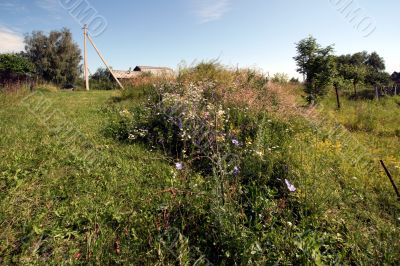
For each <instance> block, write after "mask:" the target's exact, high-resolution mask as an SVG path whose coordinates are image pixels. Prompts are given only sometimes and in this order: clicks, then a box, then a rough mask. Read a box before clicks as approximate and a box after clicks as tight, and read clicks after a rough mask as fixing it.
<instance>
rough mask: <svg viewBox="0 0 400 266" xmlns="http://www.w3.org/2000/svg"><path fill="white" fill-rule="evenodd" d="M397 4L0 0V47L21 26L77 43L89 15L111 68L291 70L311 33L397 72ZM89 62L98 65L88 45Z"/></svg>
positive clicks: (17, 37)
mask: <svg viewBox="0 0 400 266" xmlns="http://www.w3.org/2000/svg"><path fill="white" fill-rule="evenodd" d="M76 6H78V8H77V7H76ZM85 7H86V8H91V9H87V10H89V11H88V12H87V13H81V14H80V15H79V12H80V11H84V10H85ZM398 10H400V1H398V0H386V1H376V0H306V1H297V0H270V1H268V0H247V1H245V0H169V1H164V0H146V1H128V0H114V1H108V0H107V1H106V0H97V1H95V0H29V1H28V0H0V12H1V13H0V14H1V16H0V52H8V51H15V50H20V49H23V43H22V42H23V35H24V34H25V33H27V32H31V31H32V30H42V31H44V32H49V31H50V30H52V29H60V28H62V27H67V28H70V29H71V31H72V32H73V34H74V38H75V40H76V41H77V42H78V43H79V45H82V43H83V36H82V31H81V27H82V25H83V24H84V23H85V22H86V23H87V22H89V23H90V25H91V27H92V33H93V34H92V35H95V36H94V37H93V39H94V41H95V42H96V44H97V46H98V47H99V48H100V50H101V51H102V53H103V54H104V56H105V57H106V59H107V61H108V62H109V63H110V65H112V66H113V67H114V68H115V69H128V68H129V67H134V66H135V65H155V66H169V67H172V68H177V66H178V65H179V64H180V63H181V62H182V61H185V62H186V64H188V65H191V64H192V63H193V62H198V61H202V60H211V59H218V60H219V61H220V62H221V63H223V64H225V65H229V66H239V67H255V68H260V69H262V70H263V71H264V72H269V73H271V74H273V73H276V72H286V73H288V74H289V75H291V76H298V75H297V74H296V66H295V64H294V62H293V59H292V57H293V56H294V55H295V45H294V43H295V42H297V41H299V40H300V39H302V38H304V37H307V36H308V35H309V34H312V35H313V36H314V37H316V38H317V39H318V41H319V42H320V43H321V44H322V45H329V44H335V50H336V53H337V54H343V53H354V52H358V51H363V50H367V51H369V52H372V51H377V52H378V53H379V54H380V55H381V56H383V57H384V59H385V61H386V66H387V71H388V72H393V71H400V53H399V50H398V47H399V43H400V35H399V32H398V29H397V27H398V21H399V15H398ZM85 15H87V17H85ZM97 26H98V28H97V31H96V27H97ZM395 27H396V28H395ZM93 28H95V29H93ZM103 29H104V31H103ZM89 65H90V70H91V71H92V72H94V71H95V70H96V68H97V67H99V66H101V61H100V60H99V59H98V57H97V55H96V54H95V51H94V50H93V49H89Z"/></svg>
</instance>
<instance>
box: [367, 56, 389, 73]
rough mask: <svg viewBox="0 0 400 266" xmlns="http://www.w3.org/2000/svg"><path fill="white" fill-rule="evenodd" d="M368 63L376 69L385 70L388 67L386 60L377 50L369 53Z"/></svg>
mask: <svg viewBox="0 0 400 266" xmlns="http://www.w3.org/2000/svg"><path fill="white" fill-rule="evenodd" d="M366 64H367V65H368V66H370V67H371V68H372V69H374V70H375V71H384V70H385V69H386V66H385V60H384V59H383V58H382V57H380V56H379V55H378V53H377V52H373V53H372V54H370V55H369V57H368V59H367V61H366Z"/></svg>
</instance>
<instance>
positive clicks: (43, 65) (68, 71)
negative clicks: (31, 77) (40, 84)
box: [25, 28, 82, 85]
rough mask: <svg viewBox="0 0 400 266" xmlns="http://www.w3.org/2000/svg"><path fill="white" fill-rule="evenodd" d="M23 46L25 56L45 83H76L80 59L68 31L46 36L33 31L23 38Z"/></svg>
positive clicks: (79, 52)
mask: <svg viewBox="0 0 400 266" xmlns="http://www.w3.org/2000/svg"><path fill="white" fill-rule="evenodd" d="M25 44H26V56H27V57H28V58H29V59H30V60H31V62H32V63H33V64H34V65H35V68H36V72H37V74H38V75H39V76H40V77H42V78H43V79H44V80H45V81H48V82H53V83H56V84H59V85H65V84H73V83H74V82H75V81H76V79H77V78H78V76H79V64H80V61H81V59H82V57H81V51H80V49H79V46H78V45H77V44H76V43H75V42H74V41H73V39H72V34H71V32H70V31H69V30H68V29H65V28H64V29H62V30H61V31H51V32H50V33H49V34H48V35H45V34H44V33H43V32H40V31H34V32H32V33H31V34H30V35H27V36H26V37H25Z"/></svg>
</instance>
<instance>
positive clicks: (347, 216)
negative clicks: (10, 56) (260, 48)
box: [0, 72, 400, 265]
mask: <svg viewBox="0 0 400 266" xmlns="http://www.w3.org/2000/svg"><path fill="white" fill-rule="evenodd" d="M192 74H193V75H197V74H196V73H192ZM230 75H232V76H233V77H234V78H233V80H236V79H237V78H238V77H239V76H238V75H237V73H235V72H233V73H232V72H231V73H230ZM245 77H246V78H245V79H241V83H240V84H239V85H238V86H237V88H236V89H237V90H245V92H247V90H246V89H247V87H248V86H249V84H257V83H248V82H247V77H248V76H247V75H245ZM189 83H190V82H189ZM212 83H213V82H212V81H208V82H205V81H202V82H193V85H191V86H192V87H190V85H189V84H183V83H172V84H171V83H161V84H157V86H156V89H155V88H154V87H153V86H147V85H146V86H143V87H136V88H132V89H127V90H126V91H122V92H121V94H116V92H109V91H90V92H74V93H61V92H59V93H47V92H46V93H44V94H43V95H42V94H35V95H30V97H28V99H29V102H30V103H43V101H40V100H41V99H42V97H43V96H44V97H45V99H46V103H47V104H46V106H45V107H42V108H46V109H45V110H47V112H44V114H45V115H44V117H41V116H40V113H41V112H37V108H38V106H37V105H31V106H29V105H27V104H26V98H25V96H27V95H26V94H25V95H22V94H21V92H18V94H15V95H10V94H3V93H1V94H0V107H1V110H0V111H1V112H0V119H1V121H2V124H1V126H0V135H1V136H2V137H1V138H0V146H1V147H2V149H0V157H1V158H2V160H1V161H0V224H1V234H0V254H1V255H0V264H4V265H9V264H22V265H46V264H50V265H53V264H57V265H87V264H89V265H99V264H101V265H118V264H122V265H130V264H131V265H195V264H197V265H205V264H215V265H273V264H282V265H314V264H317V265H318V264H319V265H325V264H326V265H333V264H339V265H386V264H387V265H398V264H399V262H400V256H399V253H398V250H399V249H400V242H399V240H398V225H399V220H398V219H399V218H400V217H399V213H400V206H399V202H398V201H397V200H396V197H395V196H394V193H393V191H392V188H391V186H390V183H389V182H388V180H387V177H386V176H385V175H384V173H383V172H382V170H381V169H380V168H379V165H378V164H377V166H376V167H375V166H374V165H375V164H374V160H372V161H370V160H369V159H368V158H367V157H366V159H364V157H362V158H363V162H365V161H368V162H371V164H372V166H374V167H372V168H371V167H368V168H366V167H365V164H362V162H358V163H354V160H353V159H354V158H355V157H358V156H360V154H359V153H358V150H355V148H356V147H358V146H357V145H359V143H361V144H362V145H364V147H366V149H367V152H365V151H364V153H372V155H373V157H377V158H383V159H384V160H385V162H386V163H387V165H388V166H389V167H390V170H391V171H392V174H393V175H394V176H395V177H397V176H399V174H400V171H399V169H400V168H399V167H400V165H399V161H400V158H399V152H398V151H399V149H400V146H399V142H398V136H396V134H398V133H396V132H397V131H398V124H399V117H400V116H399V113H398V112H399V108H398V106H399V103H400V100H399V98H398V97H397V98H390V99H389V98H388V99H384V100H382V101H380V102H376V101H375V102H372V101H371V102H364V101H362V102H361V101H349V100H344V103H343V110H341V111H336V110H335V108H334V106H335V102H334V98H333V96H332V95H329V94H328V95H327V97H326V98H325V99H323V101H322V104H321V106H320V107H317V108H318V109H317V110H318V111H319V114H324V117H321V118H314V119H315V120H318V121H314V122H315V123H314V122H308V121H306V120H305V119H304V118H302V117H300V116H296V117H294V118H287V119H285V120H282V119H278V118H276V117H275V115H276V114H274V113H273V112H266V111H265V110H261V111H256V109H253V108H252V105H250V104H249V105H248V108H247V109H246V108H245V107H243V108H237V107H236V108H235V106H234V105H233V106H232V105H231V104H232V103H231V102H226V101H220V98H221V97H222V99H224V100H226V99H225V98H224V97H228V96H229V95H225V96H218V97H217V98H214V97H213V96H212V92H213V91H214V89H215V87H214V86H216V83H214V84H212ZM233 84H236V83H233ZM161 85H162V86H161ZM193 86H194V87H193ZM192 88H193V90H191V89H192ZM160 89H161V90H160ZM257 90H259V89H258V88H257ZM199 91H202V92H203V93H200V94H199V93H198V92H199ZM160 96H161V97H160ZM197 96H198V97H197ZM261 96H262V94H259V95H257V97H261ZM331 96H332V97H331ZM264 97H265V99H264V98H262V99H261V100H262V101H266V99H267V98H268V97H269V95H268V94H266V95H265V96H264ZM23 99H24V100H23ZM117 100H118V101H117ZM21 101H22V102H21ZM22 103H25V104H22ZM49 103H50V105H49ZM156 103H157V104H156ZM203 103H204V104H203ZM176 105H178V106H181V108H182V112H179V110H181V109H174V110H175V111H173V109H172V108H170V107H173V106H176ZM208 105H210V106H209V107H207V106H208ZM322 106H325V107H326V108H322ZM149 107H154V108H149ZM161 107H163V108H161ZM192 108H193V109H192ZM153 109H154V110H153ZM208 109H211V111H209V113H210V114H209V116H210V118H208V117H205V116H204V115H205V113H202V111H206V110H208ZM32 110H36V112H35V115H33V114H32V112H31V111H32ZM39 110H40V108H39ZM155 110H158V111H161V112H159V114H157V112H156V111H155ZM221 110H222V111H224V113H222V112H220V111H221ZM53 111H57V112H56V113H61V114H63V115H64V116H62V117H61V119H60V120H61V121H58V120H57V119H55V117H54V114H56V113H54V112H53ZM283 112H284V113H286V109H285V110H284V111H283ZM46 113H50V114H52V115H51V116H46ZM360 113H362V117H361V118H360V119H359V121H357V115H358V114H360ZM38 116H39V117H38ZM222 117H223V119H222ZM41 118H42V119H41ZM211 118H217V119H214V120H215V121H216V122H215V123H214V125H213V126H210V127H209V128H210V130H202V129H203V128H202V127H200V126H201V125H204V124H206V125H207V124H210V123H212V121H213V119H211ZM179 119H183V120H184V121H185V123H182V129H183V131H185V129H186V128H189V129H190V127H191V128H198V129H199V131H196V132H204V133H205V136H207V137H208V138H205V139H204V140H206V139H207V140H211V141H207V142H210V145H208V146H204V145H201V146H196V145H194V146H192V147H193V149H191V150H189V149H187V150H188V152H186V153H185V152H183V149H181V148H180V146H179V145H172V144H174V143H183V142H185V143H186V144H185V145H186V147H190V146H189V145H190V144H193V142H191V141H190V139H189V136H188V134H185V137H184V138H183V140H182V138H180V137H182V135H183V133H181V132H182V131H181V130H180V128H179ZM363 120H371V121H372V123H373V124H372V125H371V128H372V130H369V131H367V130H364V128H365V125H366V124H365V123H364V121H363ZM15 121H18V123H15ZM177 121H178V124H176V122H177ZM60 122H62V124H63V125H65V127H61V128H59V124H60ZM149 122H151V123H152V125H149ZM69 123H72V125H69ZM338 124H343V125H345V126H346V127H347V126H350V125H357V127H352V128H354V130H352V131H351V132H350V133H347V134H345V135H344V137H340V136H338V134H334V133H332V132H335V131H336V130H337V125H338ZM143 127H145V128H147V129H149V130H148V131H147V132H135V129H140V128H143ZM71 128H72V129H73V128H75V129H77V130H78V132H80V133H82V134H83V135H85V136H88V138H90V140H91V141H90V143H87V144H85V145H83V146H82V145H81V143H80V141H77V139H76V138H74V137H72V138H69V137H66V136H71V132H74V130H72V131H71ZM349 128H350V127H349ZM61 129H65V130H61ZM105 129H106V130H105ZM155 129H159V130H158V131H157V132H154V131H155ZM396 130H397V131H396ZM104 131H106V133H109V134H108V135H106V136H110V135H112V136H118V140H116V139H113V138H109V137H105V136H104V133H105V132H104ZM152 131H153V132H152ZM57 132H63V134H57ZM160 132H166V134H160ZM186 132H187V133H189V134H190V136H191V137H193V139H198V138H197V137H196V136H197V134H193V133H194V132H190V131H188V130H186ZM219 132H223V133H225V134H226V136H225V139H223V138H218V140H219V142H218V144H217V143H216V141H217V137H216V136H215V134H216V133H219ZM64 133H65V134H64ZM141 133H142V135H141ZM129 134H132V135H133V136H137V138H136V139H134V138H132V137H131V139H129V137H130V135H129ZM151 136H156V137H157V138H152V137H151ZM159 136H161V137H159ZM164 136H166V137H164ZM168 136H172V137H168ZM173 136H176V140H177V141H174V138H173ZM232 136H234V137H235V139H236V140H238V141H239V144H240V145H239V146H236V144H235V143H236V142H235V143H234V142H232V140H233V139H232V138H230V137H232ZM153 139H159V140H162V141H161V142H157V141H154V142H153V141H151V140H153ZM168 145H169V146H175V147H176V149H173V150H170V149H166V148H168ZM164 147H166V148H164ZM201 147H204V148H205V149H204V148H203V149H201V150H200V151H207V150H208V151H211V152H212V154H215V156H214V157H213V158H217V159H218V158H219V159H220V160H219V161H218V160H215V161H210V160H205V162H203V163H202V164H200V163H199V162H200V160H201V159H202V158H201V157H197V156H195V153H193V151H195V150H196V149H200V148H201ZM207 147H211V148H209V149H207ZM215 147H217V148H218V150H216V149H215ZM74 150H84V151H88V150H91V151H94V152H93V153H91V154H90V157H91V158H97V156H99V157H100V158H101V160H100V163H98V164H90V163H88V161H87V160H85V159H84V158H81V157H80V156H76V155H74V154H73V153H71V151H74ZM164 150H166V151H168V150H169V152H168V153H167V154H165V153H163V152H162V151H164ZM177 151H180V152H179V153H177ZM231 152H233V154H239V155H240V156H239V158H236V159H235V160H230V159H229V158H227V156H224V155H225V154H226V153H229V154H232V153H231ZM364 153H363V154H362V155H363V156H364ZM179 154H181V155H182V156H179ZM183 154H186V156H183ZM192 156H194V157H192ZM193 159H194V160H193ZM236 161H237V162H238V163H239V164H238V165H239V166H240V167H239V171H238V172H237V171H235V174H234V172H233V171H226V172H225V171H224V172H222V171H221V169H222V170H229V169H231V168H230V167H232V166H233V165H230V164H229V163H223V162H236ZM177 162H182V163H183V168H182V169H181V170H179V169H177V167H176V165H175V163H177ZM192 162H193V163H192ZM210 165H212V166H218V167H211V170H209V171H205V170H203V169H210V167H209V166H210ZM219 166H221V167H219ZM370 166H371V165H370ZM214 168H215V169H214ZM202 170H203V171H202ZM284 179H288V180H289V181H290V182H291V183H293V184H294V185H295V186H296V188H297V191H296V192H290V191H289V190H288V187H287V185H286V184H285V181H284ZM221 181H222V182H221ZM221 185H222V186H221ZM222 198H223V199H224V202H222ZM365 243H368V245H366V244H365Z"/></svg>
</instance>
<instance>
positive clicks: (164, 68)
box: [134, 66, 173, 71]
mask: <svg viewBox="0 0 400 266" xmlns="http://www.w3.org/2000/svg"><path fill="white" fill-rule="evenodd" d="M149 70H157V71H173V70H172V69H171V68H168V67H153V66H137V67H135V69H134V71H149Z"/></svg>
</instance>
